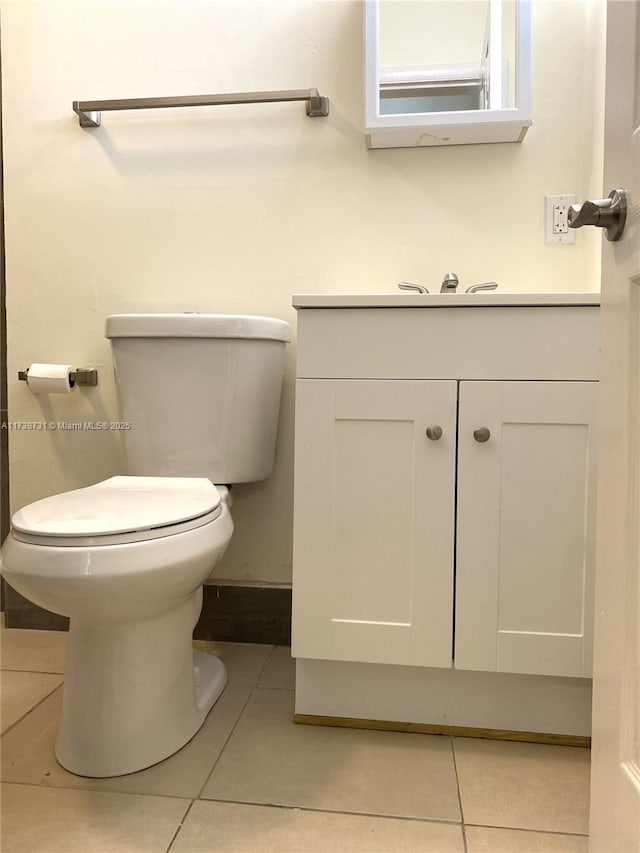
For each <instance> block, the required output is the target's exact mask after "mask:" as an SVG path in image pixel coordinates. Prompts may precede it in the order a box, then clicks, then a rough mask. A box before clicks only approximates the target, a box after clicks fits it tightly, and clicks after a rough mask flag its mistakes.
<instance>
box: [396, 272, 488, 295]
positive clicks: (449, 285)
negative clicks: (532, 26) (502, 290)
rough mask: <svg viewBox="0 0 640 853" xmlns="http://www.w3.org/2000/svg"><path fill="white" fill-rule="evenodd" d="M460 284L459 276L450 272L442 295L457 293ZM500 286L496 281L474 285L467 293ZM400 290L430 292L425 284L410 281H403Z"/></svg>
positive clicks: (444, 283) (443, 284) (444, 280)
mask: <svg viewBox="0 0 640 853" xmlns="http://www.w3.org/2000/svg"><path fill="white" fill-rule="evenodd" d="M458 284H460V281H459V279H458V276H457V275H456V274H455V273H454V272H448V273H447V274H446V275H445V277H444V278H443V279H442V285H441V286H440V293H455V292H456V290H457V287H458ZM497 286H498V284H497V282H495V281H486V282H484V283H483V284H472V285H471V286H470V287H468V288H467V289H466V290H465V293H477V292H478V291H479V290H495V289H496V287H497ZM398 287H399V288H400V290H412V291H413V292H414V293H429V290H428V289H427V288H426V287H425V286H424V285H423V284H412V283H411V282H409V281H401V282H400V283H399V284H398Z"/></svg>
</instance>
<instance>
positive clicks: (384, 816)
mask: <svg viewBox="0 0 640 853" xmlns="http://www.w3.org/2000/svg"><path fill="white" fill-rule="evenodd" d="M200 802H202V803H221V804H222V805H225V804H226V805H233V806H256V807H257V808H265V809H288V810H289V811H300V812H314V813H317V814H343V815H350V816H351V817H374V818H380V819H381V820H406V821H411V822H414V823H439V824H445V825H446V826H461V824H460V821H459V820H447V819H446V818H437V817H417V816H413V815H398V814H380V813H378V812H354V811H344V810H341V809H326V808H325V809H323V808H320V807H317V806H297V805H291V804H288V803H256V802H253V801H251V800H223V799H220V798H219V797H207V798H205V799H203V800H200ZM500 828H502V827H500Z"/></svg>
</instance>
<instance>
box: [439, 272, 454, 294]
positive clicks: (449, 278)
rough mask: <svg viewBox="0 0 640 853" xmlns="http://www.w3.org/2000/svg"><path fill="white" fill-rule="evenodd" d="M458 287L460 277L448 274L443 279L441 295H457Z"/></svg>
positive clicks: (452, 273) (451, 273)
mask: <svg viewBox="0 0 640 853" xmlns="http://www.w3.org/2000/svg"><path fill="white" fill-rule="evenodd" d="M457 287H458V276H457V275H456V274H455V273H454V272H448V273H447V274H446V275H445V277H444V278H443V279H442V285H441V287H440V293H455V292H456V290H457Z"/></svg>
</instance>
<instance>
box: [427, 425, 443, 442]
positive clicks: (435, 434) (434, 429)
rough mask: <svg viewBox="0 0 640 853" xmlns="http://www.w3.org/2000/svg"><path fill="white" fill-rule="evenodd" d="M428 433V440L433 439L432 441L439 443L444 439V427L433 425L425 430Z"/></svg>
mask: <svg viewBox="0 0 640 853" xmlns="http://www.w3.org/2000/svg"><path fill="white" fill-rule="evenodd" d="M425 432H426V433H427V438H429V439H431V441H439V440H440V439H441V438H442V427H441V426H439V425H438V424H431V426H428V427H427V428H426V430H425Z"/></svg>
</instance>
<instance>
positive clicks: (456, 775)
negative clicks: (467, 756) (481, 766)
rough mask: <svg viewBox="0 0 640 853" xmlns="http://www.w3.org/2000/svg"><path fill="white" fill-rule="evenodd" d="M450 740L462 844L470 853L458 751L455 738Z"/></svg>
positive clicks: (466, 851)
mask: <svg viewBox="0 0 640 853" xmlns="http://www.w3.org/2000/svg"><path fill="white" fill-rule="evenodd" d="M449 740H450V741H451V757H452V758H453V772H454V774H455V777H456V789H457V791H458V806H459V807H460V822H461V828H462V843H463V844H464V853H468V849H469V848H468V846H467V831H466V826H465V822H464V809H463V808H462V794H461V793H460V777H459V776H458V764H457V762H456V749H455V746H454V743H453V738H452V737H451V736H449Z"/></svg>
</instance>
